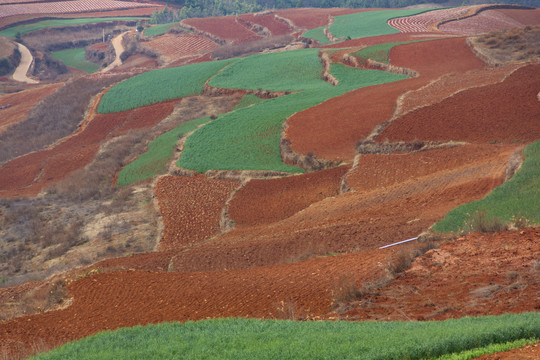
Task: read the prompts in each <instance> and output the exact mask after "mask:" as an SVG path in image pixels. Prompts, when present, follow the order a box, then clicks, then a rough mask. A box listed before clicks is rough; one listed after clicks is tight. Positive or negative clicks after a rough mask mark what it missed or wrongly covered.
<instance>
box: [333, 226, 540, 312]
mask: <svg viewBox="0 0 540 360" xmlns="http://www.w3.org/2000/svg"><path fill="white" fill-rule="evenodd" d="M539 256H540V229H539V228H527V229H523V230H517V231H510V232H500V233H490V234H478V233H476V234H471V235H468V236H466V237H462V238H459V239H457V240H455V241H452V242H448V243H445V244H443V245H442V246H441V247H440V248H439V249H433V250H430V251H428V252H427V253H426V254H425V255H423V256H422V257H420V258H419V259H417V260H416V261H415V263H414V264H413V266H412V267H411V269H409V270H407V271H406V272H405V273H403V276H399V277H398V278H397V279H396V280H395V281H394V282H393V283H392V284H390V285H389V286H387V287H384V288H380V289H376V290H375V291H373V293H372V294H370V295H367V296H365V297H364V298H362V299H361V300H359V301H356V302H353V303H351V304H349V306H350V307H349V310H348V311H346V312H345V313H344V314H341V315H340V317H342V318H347V319H350V320H443V319H448V318H458V317H462V316H482V315H498V314H504V313H520V312H527V311H539V310H540V300H539V299H538V291H540V273H539V271H538V266H539V265H538V259H539Z"/></svg>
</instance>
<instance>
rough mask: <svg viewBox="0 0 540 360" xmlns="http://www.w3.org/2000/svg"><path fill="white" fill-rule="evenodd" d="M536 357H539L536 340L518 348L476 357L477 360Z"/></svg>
mask: <svg viewBox="0 0 540 360" xmlns="http://www.w3.org/2000/svg"><path fill="white" fill-rule="evenodd" d="M538 358H540V343H538V342H537V343H536V344H533V345H527V346H525V347H522V348H519V349H513V350H509V351H505V352H500V353H495V354H490V355H483V356H480V357H478V358H477V360H535V359H538Z"/></svg>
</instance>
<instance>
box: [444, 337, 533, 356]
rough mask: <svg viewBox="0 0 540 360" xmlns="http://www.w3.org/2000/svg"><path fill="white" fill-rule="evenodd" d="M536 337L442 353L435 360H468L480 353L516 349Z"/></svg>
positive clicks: (529, 342)
mask: <svg viewBox="0 0 540 360" xmlns="http://www.w3.org/2000/svg"><path fill="white" fill-rule="evenodd" d="M537 341H538V339H520V340H516V341H508V342H505V343H502V344H490V345H488V346H484V347H481V348H476V349H472V350H465V351H462V352H460V353H453V354H447V355H443V356H440V357H438V358H437V360H469V359H475V358H477V357H479V356H482V355H487V354H495V353H499V352H503V351H508V350H512V349H517V348H520V347H523V346H527V345H532V344H534V343H536V342H537Z"/></svg>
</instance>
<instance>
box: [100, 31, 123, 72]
mask: <svg viewBox="0 0 540 360" xmlns="http://www.w3.org/2000/svg"><path fill="white" fill-rule="evenodd" d="M127 33H128V31H126V32H123V33H121V34H120V35H118V36H117V37H115V38H114V39H112V45H113V47H114V51H115V53H116V58H115V59H114V61H113V62H112V63H110V64H109V66H107V67H106V68H105V69H103V70H101V72H107V71H110V70H112V69H114V68H115V67H117V66H119V65H122V60H121V59H120V55H122V53H123V52H124V46H123V45H122V39H123V37H124V35H125V34H127Z"/></svg>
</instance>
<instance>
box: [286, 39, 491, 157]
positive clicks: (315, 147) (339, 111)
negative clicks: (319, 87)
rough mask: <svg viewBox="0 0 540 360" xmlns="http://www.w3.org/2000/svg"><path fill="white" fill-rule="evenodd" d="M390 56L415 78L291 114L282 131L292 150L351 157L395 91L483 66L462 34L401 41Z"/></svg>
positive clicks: (390, 108) (388, 110)
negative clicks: (407, 69)
mask: <svg viewBox="0 0 540 360" xmlns="http://www.w3.org/2000/svg"><path fill="white" fill-rule="evenodd" d="M390 55H391V61H392V63H393V64H394V65H396V66H400V67H405V68H411V69H414V70H416V71H418V72H419V73H420V77H418V78H411V79H406V80H402V81H397V82H394V83H389V84H383V85H377V86H370V87H367V88H362V89H358V90H355V91H351V92H349V93H347V94H345V95H343V96H340V97H337V98H333V99H330V100H328V101H326V102H324V103H322V104H320V105H318V106H314V107H312V108H309V109H307V110H305V111H302V112H299V113H297V114H295V115H293V116H292V117H290V118H289V119H288V120H287V124H288V126H289V127H288V128H287V130H286V134H285V137H286V138H288V139H289V140H290V141H291V146H292V148H293V150H294V151H296V152H299V153H301V154H307V153H308V152H310V151H311V152H313V153H314V154H315V155H316V156H317V157H319V158H324V159H340V160H345V161H351V160H352V159H353V158H354V155H355V150H354V146H355V144H356V143H357V142H358V141H360V140H361V139H363V138H365V137H366V136H367V135H369V134H370V133H371V131H372V130H373V127H374V126H375V125H377V124H380V123H383V122H385V121H387V120H389V119H390V118H391V117H392V115H393V114H394V111H395V108H396V102H397V99H398V97H399V96H400V95H401V94H403V93H404V92H406V91H407V90H414V89H418V88H420V87H421V86H424V85H426V84H427V83H429V82H430V81H432V80H433V79H435V78H437V77H439V76H441V75H443V74H446V73H449V72H456V73H457V72H465V71H469V70H473V69H481V68H482V67H483V66H484V63H483V62H482V61H481V60H479V59H478V58H477V57H476V56H474V55H473V53H472V52H471V50H470V49H469V47H468V46H467V45H466V43H465V39H463V38H451V39H442V40H433V41H426V42H420V43H412V44H406V45H401V46H397V47H395V48H394V49H392V52H391V54H390Z"/></svg>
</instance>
